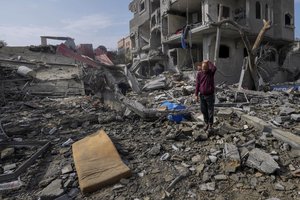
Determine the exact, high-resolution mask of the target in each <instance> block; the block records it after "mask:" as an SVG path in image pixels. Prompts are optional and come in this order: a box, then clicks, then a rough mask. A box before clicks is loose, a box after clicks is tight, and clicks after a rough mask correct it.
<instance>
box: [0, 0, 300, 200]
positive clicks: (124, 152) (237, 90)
mask: <svg viewBox="0 0 300 200" xmlns="http://www.w3.org/2000/svg"><path fill="white" fill-rule="evenodd" d="M293 3H294V2H293V1H283V0H276V3H275V1H271V0H268V1H267V0H265V1H251V0H244V1H233V0H230V1H226V3H225V2H223V1H211V0H209V1H208V0H205V1H196V0H194V1H193V0H161V1H158V0H151V1H150V0H133V1H132V2H131V3H130V5H129V9H130V10H131V11H132V12H133V13H134V18H133V19H132V20H131V21H130V36H129V37H126V38H124V39H122V40H121V42H120V43H119V49H121V50H122V49H123V50H124V52H123V53H125V54H128V55H126V56H125V57H124V58H121V59H120V55H115V54H114V53H113V52H109V51H107V49H106V48H105V47H104V46H98V47H97V48H96V49H94V48H93V45H92V44H80V45H78V46H76V44H75V40H74V39H73V38H71V37H56V36H41V45H40V46H30V47H9V46H6V45H3V46H1V47H0V105H1V107H0V158H1V159H0V199H2V198H3V199H58V200H59V199H117V200H123V199H136V200H137V199H144V200H150V199H218V200H223V199H224V200H225V199H260V198H261V199H269V200H272V199H282V200H283V199H299V198H300V179H299V177H300V125H299V122H300V107H299V105H300V81H299V70H300V69H299V65H297V64H298V63H299V62H298V60H299V52H300V51H299V49H300V48H299V47H300V45H299V42H295V41H293V40H294V26H293V25H294V11H293V10H294V7H293V5H294V4H293ZM218 4H220V5H218ZM221 4H222V5H221ZM220 8H221V9H220ZM218 11H219V13H222V17H223V18H224V19H225V20H226V19H228V18H230V19H232V20H233V22H237V23H238V24H240V25H242V26H245V27H248V28H247V29H246V33H247V35H248V36H247V37H248V39H249V40H250V42H251V43H254V42H257V41H259V40H257V39H256V40H255V38H258V39H263V41H262V43H261V45H259V46H260V48H259V49H258V50H257V55H256V54H255V55H256V56H255V57H257V56H258V57H257V58H256V59H255V66H257V67H258V71H259V73H260V76H261V77H262V79H263V81H264V83H263V84H261V82H262V81H261V80H260V86H261V88H260V89H263V90H260V91H253V90H248V89H246V88H243V87H241V84H239V85H236V84H233V85H232V84H231V83H236V82H238V81H239V79H240V75H241V73H240V72H241V69H242V68H243V67H242V66H243V64H245V63H244V61H245V60H246V59H244V56H245V54H244V46H243V43H242V41H241V40H242V39H241V35H240V34H239V33H238V32H237V31H236V30H233V27H231V26H229V25H223V26H222V27H221V28H220V30H221V38H220V52H219V56H218V58H217V66H218V69H219V72H220V73H219V74H218V77H217V79H218V83H219V84H216V85H217V86H216V101H215V116H216V118H215V122H214V128H213V129H212V130H211V131H204V126H205V124H204V122H203V116H202V114H201V113H200V108H199V104H198V103H196V102H194V101H193V93H194V89H195V80H194V74H193V73H194V71H193V69H192V66H193V63H194V61H199V60H200V61H201V60H202V59H205V58H209V59H211V60H213V59H214V50H215V44H214V43H216V42H215V41H216V30H217V26H216V22H218V21H220V20H218V19H217V18H218V17H217V13H218ZM187 16H188V17H187ZM263 18H265V19H267V18H268V19H272V21H273V22H274V23H273V26H272V27H270V28H268V30H267V31H266V32H264V34H262V35H261V38H259V37H257V34H258V33H259V32H260V30H263V29H261V26H262V23H263V22H262V19H263ZM187 22H189V23H188V24H190V25H191V26H190V27H188V28H186V27H185V25H186V24H187ZM268 23H269V21H265V23H264V24H265V25H267V26H268V25H269V24H268ZM274 24H275V25H274ZM183 32H185V34H183ZM189 33H191V34H189ZM182 36H184V37H182ZM189 38H192V41H191V42H190V41H189ZM47 39H57V40H62V41H64V43H63V44H61V45H58V46H53V45H49V44H48V43H47ZM130 42H131V43H130ZM190 44H192V46H191V48H189V45H190ZM216 46H218V45H216ZM251 46H252V45H251ZM254 46H255V45H254ZM130 49H131V51H132V55H130V54H129V50H130ZM227 50H228V51H227ZM119 53H120V52H119ZM131 56H133V63H132V65H125V64H116V63H118V62H119V61H120V60H122V59H123V60H122V61H124V62H126V63H127V62H128V61H130V60H131ZM291 75H292V76H291ZM224 81H226V83H224ZM240 83H241V82H240Z"/></svg>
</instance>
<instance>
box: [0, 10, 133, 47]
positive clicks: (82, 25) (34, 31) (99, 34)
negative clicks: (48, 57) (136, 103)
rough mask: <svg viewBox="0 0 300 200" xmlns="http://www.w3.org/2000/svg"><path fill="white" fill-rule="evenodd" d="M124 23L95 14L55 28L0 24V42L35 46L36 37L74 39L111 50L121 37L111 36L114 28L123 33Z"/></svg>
mask: <svg viewBox="0 0 300 200" xmlns="http://www.w3.org/2000/svg"><path fill="white" fill-rule="evenodd" d="M127 24H128V22H120V20H113V18H109V17H107V16H102V15H99V14H95V15H88V16H83V17H81V18H79V19H72V20H63V21H61V22H59V23H57V24H56V25H55V26H53V27H52V26H51V27H50V26H37V25H29V26H11V25H0V40H5V41H6V42H7V43H8V45H10V46H17V45H18V46H24V45H39V44H40V36H42V35H50V36H68V37H72V38H74V39H75V43H76V44H81V43H92V44H93V46H94V47H97V46H99V45H105V46H106V47H107V48H110V49H115V48H116V46H117V41H118V40H119V39H120V38H122V37H124V36H125V35H118V34H117V33H115V34H113V33H111V30H110V31H108V27H109V29H113V28H115V27H116V26H121V27H120V29H124V30H125V31H124V32H125V33H126V32H128V31H127V30H126V28H127V29H128V26H127ZM60 42H61V41H58V42H56V41H50V42H49V43H50V44H58V43H60Z"/></svg>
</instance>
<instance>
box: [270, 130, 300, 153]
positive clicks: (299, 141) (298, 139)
mask: <svg viewBox="0 0 300 200" xmlns="http://www.w3.org/2000/svg"><path fill="white" fill-rule="evenodd" d="M271 133H272V135H273V136H274V137H275V138H276V139H278V140H281V141H283V142H285V143H288V144H289V145H291V146H292V147H293V148H295V149H300V136H297V135H294V134H293V133H291V132H288V131H283V130H280V129H272V131H271Z"/></svg>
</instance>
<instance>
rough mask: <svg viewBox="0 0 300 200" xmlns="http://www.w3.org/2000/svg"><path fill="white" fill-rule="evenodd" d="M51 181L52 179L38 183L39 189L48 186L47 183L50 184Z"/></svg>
mask: <svg viewBox="0 0 300 200" xmlns="http://www.w3.org/2000/svg"><path fill="white" fill-rule="evenodd" d="M53 180H54V177H50V178H46V179H44V180H42V181H40V182H39V187H41V188H44V187H46V186H47V185H49V183H51V182H52V181H53Z"/></svg>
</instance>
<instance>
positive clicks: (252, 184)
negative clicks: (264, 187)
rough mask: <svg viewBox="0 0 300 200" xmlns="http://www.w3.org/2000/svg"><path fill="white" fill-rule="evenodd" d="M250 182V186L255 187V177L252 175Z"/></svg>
mask: <svg viewBox="0 0 300 200" xmlns="http://www.w3.org/2000/svg"><path fill="white" fill-rule="evenodd" d="M250 184H251V186H252V187H254V188H255V187H256V186H257V178H255V177H252V178H251V179H250Z"/></svg>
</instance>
